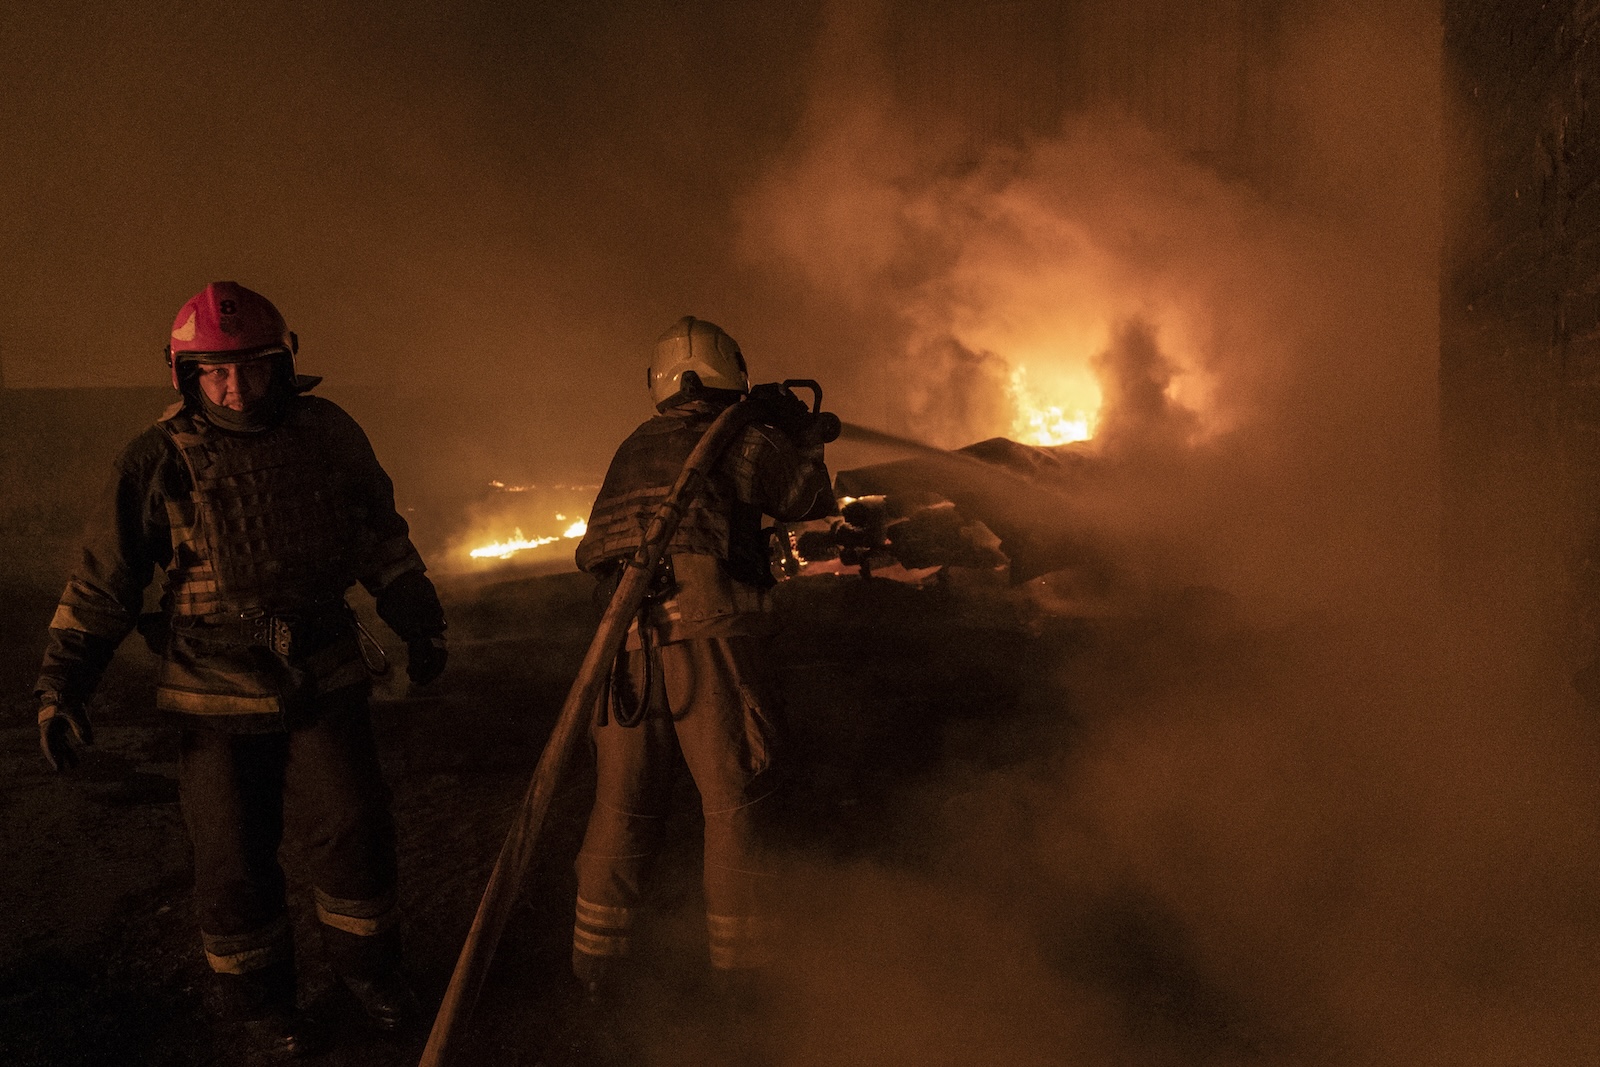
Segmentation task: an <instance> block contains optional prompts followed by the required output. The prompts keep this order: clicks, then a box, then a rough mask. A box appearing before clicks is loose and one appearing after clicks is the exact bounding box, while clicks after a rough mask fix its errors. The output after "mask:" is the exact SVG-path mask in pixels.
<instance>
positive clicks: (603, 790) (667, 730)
mask: <svg viewBox="0 0 1600 1067" xmlns="http://www.w3.org/2000/svg"><path fill="white" fill-rule="evenodd" d="M648 654H649V655H650V656H651V657H652V659H653V664H652V672H651V673H652V676H653V677H652V680H651V681H652V685H651V689H652V693H651V695H650V709H649V711H648V713H647V715H646V718H645V720H644V721H643V722H642V723H640V724H639V725H637V726H631V727H630V726H622V725H619V724H618V722H617V716H616V714H614V713H613V712H612V711H611V710H610V709H607V710H606V712H605V713H604V714H603V715H597V716H596V720H595V725H594V726H593V738H594V747H595V762H596V769H597V772H598V782H597V784H596V791H595V805H594V810H593V811H592V812H591V813H590V816H589V827H588V831H587V832H586V833H585V835H584V839H583V848H582V849H581V850H580V851H579V853H578V861H577V869H578V907H577V922H576V924H575V926H574V929H573V946H572V947H573V969H574V971H575V972H576V973H577V976H578V978H579V980H580V981H582V982H584V983H585V984H589V983H590V982H591V981H592V980H594V979H596V978H597V976H599V975H600V974H602V973H603V971H604V970H605V968H606V966H607V965H608V963H609V962H610V961H611V960H613V959H615V958H617V957H623V956H627V955H628V954H629V953H630V952H632V951H633V948H634V934H635V928H636V925H637V922H638V918H639V909H640V905H641V904H642V902H643V899H644V894H645V889H646V883H647V880H648V878H649V876H650V870H651V867H652V865H653V863H654V861H655V858H656V855H657V853H658V852H659V851H660V848H661V845H662V837H663V832H664V829H665V822H666V816H667V811H668V808H669V806H670V802H671V792H672V779H673V775H674V772H675V770H676V768H677V761H678V756H679V754H680V753H681V755H682V757H683V761H684V762H685V763H686V764H687V765H688V768H689V772H690V774H691V775H692V776H693V778H694V783H695V785H696V786H697V787H698V788H699V791H700V806H701V810H702V813H703V815H704V817H705V872H704V878H705V897H706V925H707V932H708V934H709V947H710V956H711V964H712V966H713V967H716V968H718V969H721V970H738V969H744V968H756V967H762V966H765V965H766V964H767V963H769V962H770V955H771V933H772V931H771V922H772V920H771V906H770V900H769V899H768V898H769V897H770V894H771V883H772V875H771V873H770V872H769V870H768V869H767V865H766V863H765V862H764V858H763V849H762V847H761V837H762V836H763V835H762V834H761V833H760V832H759V824H758V820H759V818H760V816H761V815H762V814H763V811H762V808H763V805H762V804H761V802H762V801H763V800H764V799H766V798H768V797H769V796H770V795H771V793H772V791H773V787H774V780H775V771H774V768H773V759H774V747H775V745H776V744H777V743H778V723H777V721H776V718H775V711H776V709H775V706H774V704H773V701H772V699H771V697H770V695H769V694H770V692H771V688H770V686H769V685H767V684H766V682H765V680H764V658H763V653H762V642H761V640H760V639H758V638H753V637H727V638H701V639H695V640H688V641H680V642H675V643H673V644H668V645H663V646H658V647H655V648H652V649H651V650H650V652H649V653H648ZM624 655H626V656H627V660H628V663H627V666H628V670H629V674H630V677H631V678H632V679H633V680H634V683H635V685H636V686H638V685H641V684H642V681H643V674H644V670H643V660H644V656H645V653H642V652H639V651H633V652H628V653H624ZM602 720H603V721H602Z"/></svg>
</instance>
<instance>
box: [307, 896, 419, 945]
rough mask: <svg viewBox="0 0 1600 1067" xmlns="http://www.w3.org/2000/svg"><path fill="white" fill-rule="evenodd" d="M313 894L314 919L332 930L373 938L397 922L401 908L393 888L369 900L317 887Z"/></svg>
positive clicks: (391, 927)
mask: <svg viewBox="0 0 1600 1067" xmlns="http://www.w3.org/2000/svg"><path fill="white" fill-rule="evenodd" d="M315 893H316V898H317V919H318V920H319V921H320V922H321V923H322V924H323V925H324V926H331V927H333V928H334V929H335V930H343V931H344V932H345V933H347V934H355V935H356V936H357V937H376V936H377V935H378V934H381V933H383V932H384V931H386V930H391V929H393V928H394V927H395V926H396V925H397V924H398V923H399V922H400V909H399V908H398V907H396V906H395V895H394V891H393V890H390V891H389V892H388V893H385V894H384V895H383V896H381V897H374V898H372V899H371V900H344V899H342V898H340V897H335V896H331V895H329V894H327V893H324V892H323V891H322V890H320V889H318V890H316V891H315Z"/></svg>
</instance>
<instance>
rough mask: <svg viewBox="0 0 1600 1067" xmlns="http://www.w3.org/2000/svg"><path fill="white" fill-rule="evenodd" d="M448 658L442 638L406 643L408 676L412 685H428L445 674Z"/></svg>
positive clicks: (422, 638) (417, 639) (420, 639)
mask: <svg viewBox="0 0 1600 1067" xmlns="http://www.w3.org/2000/svg"><path fill="white" fill-rule="evenodd" d="M447 658H448V654H447V651H446V649H445V645H444V638H442V637H418V638H415V639H413V640H410V641H407V642H406V675H407V676H408V677H409V678H410V679H411V684H412V685H427V684H428V683H429V682H431V681H433V680H434V679H435V678H437V677H439V675H440V674H442V673H443V672H444V661H445V660H446V659H447Z"/></svg>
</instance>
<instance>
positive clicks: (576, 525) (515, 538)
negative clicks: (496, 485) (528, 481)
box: [467, 490, 589, 559]
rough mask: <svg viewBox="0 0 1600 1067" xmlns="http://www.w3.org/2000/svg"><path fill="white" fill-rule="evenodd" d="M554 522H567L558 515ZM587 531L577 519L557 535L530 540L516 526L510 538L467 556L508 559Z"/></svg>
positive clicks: (586, 525)
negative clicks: (519, 553)
mask: <svg viewBox="0 0 1600 1067" xmlns="http://www.w3.org/2000/svg"><path fill="white" fill-rule="evenodd" d="M513 491H515V490H513ZM556 521H557V522H569V520H568V518H567V517H566V516H565V515H560V514H558V515H557V516H556ZM588 530H589V524H588V523H586V522H585V521H584V520H582V519H578V520H577V521H575V522H571V523H570V525H568V526H567V528H566V529H565V530H563V531H562V532H561V533H560V534H559V535H552V536H550V537H532V538H530V537H527V536H526V535H524V534H523V532H522V527H520V526H518V527H516V528H515V529H514V530H513V532H512V535H511V537H510V538H508V539H507V540H504V541H493V542H490V543H489V544H487V545H481V546H479V547H478V548H474V549H473V550H472V551H470V552H468V553H467V555H469V556H471V557H472V558H473V559H510V558H511V557H512V556H514V555H516V554H517V553H518V552H524V551H526V550H528V549H530V548H541V547H543V546H544V545H551V544H555V543H556V542H557V541H565V540H572V539H574V538H578V537H582V536H583V535H584V534H585V533H587V532H588Z"/></svg>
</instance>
